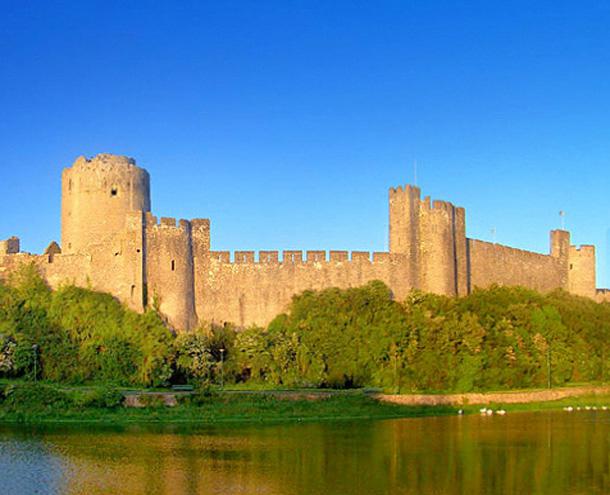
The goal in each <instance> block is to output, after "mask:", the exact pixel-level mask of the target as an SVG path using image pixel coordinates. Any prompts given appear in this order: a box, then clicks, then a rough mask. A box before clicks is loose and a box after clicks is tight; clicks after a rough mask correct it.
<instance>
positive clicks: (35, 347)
mask: <svg viewBox="0 0 610 495" xmlns="http://www.w3.org/2000/svg"><path fill="white" fill-rule="evenodd" d="M32 350H33V351H34V383H36V379H37V375H38V368H37V364H38V344H34V345H33V346H32Z"/></svg>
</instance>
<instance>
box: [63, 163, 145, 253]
mask: <svg viewBox="0 0 610 495" xmlns="http://www.w3.org/2000/svg"><path fill="white" fill-rule="evenodd" d="M135 163H136V162H135V160H133V159H132V158H128V157H126V156H118V155H110V154H99V155H97V156H95V157H93V158H91V159H86V158H85V157H83V156H81V157H79V158H77V159H76V161H75V162H74V164H73V165H72V167H70V168H66V169H64V171H63V174H62V181H61V247H62V252H63V253H66V254H70V253H86V252H88V251H89V247H90V246H92V245H94V244H99V243H102V242H104V241H105V240H107V239H108V238H109V237H110V236H112V235H113V234H115V233H117V232H120V231H121V230H122V229H123V228H124V227H125V221H126V214H127V213H128V212H132V211H150V177H149V175H148V172H147V171H146V170H144V169H142V168H139V167H136V164H135Z"/></svg>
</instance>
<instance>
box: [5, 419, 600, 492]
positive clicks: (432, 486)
mask: <svg viewBox="0 0 610 495" xmlns="http://www.w3.org/2000/svg"><path fill="white" fill-rule="evenodd" d="M609 443H610V412H601V411H599V412H574V413H565V412H555V413H526V414H524V413H522V414H512V415H507V416H504V417H499V416H496V417H480V416H468V417H444V418H424V419H404V420H389V421H367V422H358V423H316V424H297V425H281V426H277V425H274V426H256V427H255V426H248V427H239V428H216V429H193V428H169V429H168V428H164V429H151V428H136V427H128V428H121V429H99V428H96V429H83V428H78V429H75V428H69V429H67V428H52V429H49V428H45V429H32V428H13V427H11V428H8V427H0V481H1V483H0V491H1V493H7V494H20V493H24V494H30V493H41V494H45V493H67V494H88V495H96V494H119V493H129V494H172V495H174V494H178V495H179V494H199V493H201V494H248V495H250V494H269V495H272V494H324V495H331V494H341V495H348V494H367V495H368V494H377V493H379V494H383V493H397V494H410V493H413V494H420V493H421V494H428V493H438V494H458V493H460V494H462V493H463V494H475V493H481V494H483V493H484V494H490V493H502V494H509V493H516V494H530V493H532V494H534V493H545V494H560V493H569V494H579V493H582V494H590V493H610V449H609Z"/></svg>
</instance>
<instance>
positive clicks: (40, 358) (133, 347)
mask: <svg viewBox="0 0 610 495" xmlns="http://www.w3.org/2000/svg"><path fill="white" fill-rule="evenodd" d="M0 329H1V330H2V339H0V362H2V363H3V364H2V365H1V366H0V374H1V375H4V376H16V377H20V376H23V377H29V378H33V370H34V368H36V370H37V374H38V378H42V379H46V380H51V381H57V382H72V383H78V382H104V383H116V384H124V385H128V384H129V385H153V386H157V385H161V384H164V383H167V382H168V381H169V378H170V376H171V369H172V359H173V349H172V340H173V336H172V334H171V333H170V331H169V330H168V329H167V328H166V327H165V325H164V324H163V322H162V320H161V319H160V318H159V316H158V315H157V314H155V313H154V312H147V313H145V314H143V315H141V314H137V313H135V312H133V311H130V310H128V309H126V308H125V307H124V306H122V305H121V304H120V303H119V302H118V301H116V300H115V299H114V298H113V297H112V296H110V295H109V294H104V293H99V292H93V291H90V290H87V289H81V288H77V287H74V286H65V287H61V288H60V289H58V290H57V291H54V292H51V291H50V290H49V288H48V287H47V286H46V285H45V283H44V281H43V280H42V278H41V277H40V275H39V274H38V272H37V270H36V268H35V267H34V266H33V265H25V266H23V267H22V268H21V269H20V270H17V271H16V272H15V273H14V274H13V275H12V277H11V279H10V280H9V284H8V285H6V286H2V285H0ZM34 345H36V346H37V347H36V350H34V347H33V346H34ZM35 361H36V366H34V362H35Z"/></svg>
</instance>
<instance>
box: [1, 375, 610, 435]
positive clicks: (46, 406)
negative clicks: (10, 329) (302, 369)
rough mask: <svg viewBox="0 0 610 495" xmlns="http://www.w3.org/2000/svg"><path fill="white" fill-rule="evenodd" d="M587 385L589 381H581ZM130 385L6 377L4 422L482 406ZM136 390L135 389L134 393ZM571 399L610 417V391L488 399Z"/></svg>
mask: <svg viewBox="0 0 610 495" xmlns="http://www.w3.org/2000/svg"><path fill="white" fill-rule="evenodd" d="M583 390H585V391H586V390H590V387H588V388H583ZM126 393H127V395H129V392H127V391H124V390H123V391H121V390H119V389H114V388H108V387H71V388H67V387H62V386H59V385H49V384H31V383H23V382H21V383H20V382H12V383H6V382H5V383H3V384H2V396H1V401H0V423H4V424H15V423H21V424H52V423H57V424H64V423H74V424H78V423H92V424H111V425H120V424H139V423H141V424H150V423H158V424H193V425H214V424H224V423H232V424H248V423H277V422H295V423H297V422H308V421H343V420H370V419H390V418H413V417H423V416H441V415H457V414H458V412H459V411H460V410H462V412H463V414H478V413H479V410H480V408H481V407H482V406H481V405H479V404H470V405H462V406H460V405H449V404H437V405H417V404H410V405H404V404H394V403H389V402H383V401H380V400H378V399H377V398H375V394H369V393H366V392H364V391H362V390H354V391H322V392H320V391H311V390H293V391H287V390H276V391H249V392H245V391H219V390H211V389H205V390H201V391H197V392H195V393H193V394H176V397H177V401H176V404H175V405H174V406H172V407H169V406H167V405H165V403H164V400H163V396H162V395H161V394H163V393H165V394H167V395H172V393H171V392H169V391H165V392H160V391H153V392H150V391H149V392H145V391H143V392H142V393H141V394H140V395H139V398H140V400H141V401H142V406H143V407H126V406H125V402H126V401H125V394H126ZM133 393H134V392H133V391H132V392H131V394H133ZM566 406H572V407H574V408H577V407H580V408H581V409H582V410H583V411H584V410H586V408H590V409H589V410H593V409H594V408H596V409H597V410H599V411H600V413H601V412H602V411H604V409H602V408H604V407H609V409H608V410H607V413H608V415H609V417H610V394H608V393H606V394H587V395H582V396H579V397H566V398H563V399H560V400H552V401H531V402H528V403H515V404H510V403H502V402H496V403H490V404H487V405H486V406H485V407H489V408H491V409H496V410H497V409H504V410H506V411H507V412H508V413H513V412H519V411H543V410H553V409H555V410H561V409H562V408H564V407H566Z"/></svg>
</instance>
